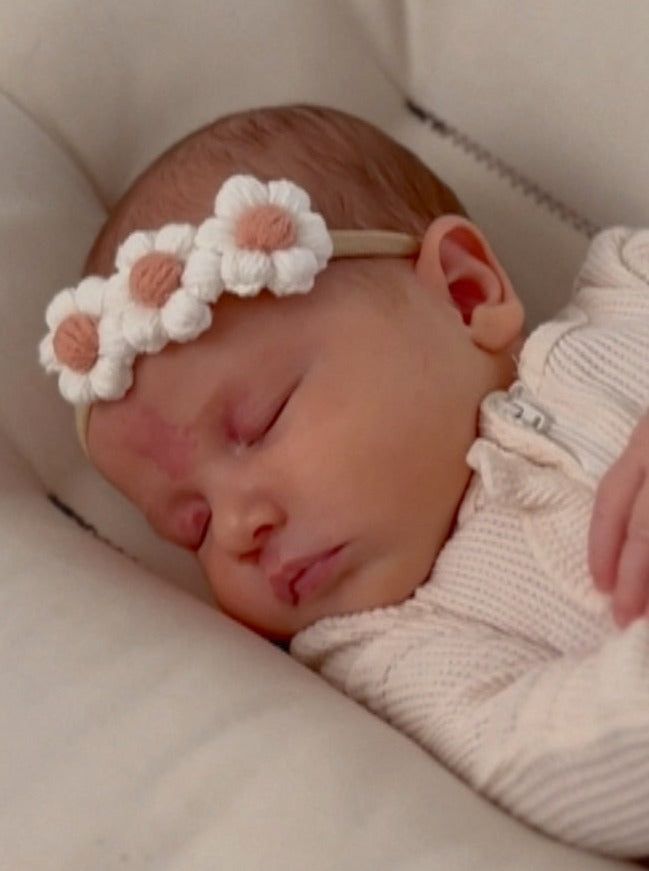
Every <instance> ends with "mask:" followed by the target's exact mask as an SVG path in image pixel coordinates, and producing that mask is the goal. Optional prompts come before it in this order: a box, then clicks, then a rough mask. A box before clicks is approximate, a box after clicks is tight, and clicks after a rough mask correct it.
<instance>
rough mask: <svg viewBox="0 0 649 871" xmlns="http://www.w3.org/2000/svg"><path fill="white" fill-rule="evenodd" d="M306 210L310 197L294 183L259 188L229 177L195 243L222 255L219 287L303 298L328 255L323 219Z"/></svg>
mask: <svg viewBox="0 0 649 871" xmlns="http://www.w3.org/2000/svg"><path fill="white" fill-rule="evenodd" d="M310 208H311V201H310V199H309V195H308V194H307V193H306V191H304V190H302V188H300V187H298V186H297V185H295V184H293V182H290V181H286V180H284V179H282V180H279V181H270V182H268V184H264V183H263V182H261V181H259V180H258V179H256V178H255V177H254V176H251V175H234V176H231V177H230V178H229V179H228V180H227V181H226V182H225V183H224V184H223V186H222V187H221V189H220V190H219V192H218V194H217V195H216V199H215V201H214V213H215V217H213V218H207V220H205V221H204V222H203V223H202V224H201V226H200V227H199V228H198V231H197V233H196V240H195V242H196V245H197V247H198V248H199V249H200V250H207V251H213V252H217V253H218V254H220V255H222V260H221V277H222V278H223V283H224V284H225V287H226V288H227V289H228V290H229V291H232V292H233V293H236V294H238V295H239V296H254V295H255V294H257V293H259V291H260V290H261V289H262V288H265V287H267V288H268V289H269V290H272V291H273V293H275V294H277V295H278V296H281V295H284V294H288V293H305V292H306V291H308V290H310V289H311V288H312V287H313V283H314V280H315V276H316V274H317V273H318V272H319V271H320V270H321V269H324V267H325V266H326V264H327V261H328V260H329V258H330V257H331V255H332V253H333V245H332V242H331V237H330V236H329V233H328V232H327V227H326V224H325V222H324V220H323V218H322V216H321V215H318V214H316V213H315V212H312V211H310Z"/></svg>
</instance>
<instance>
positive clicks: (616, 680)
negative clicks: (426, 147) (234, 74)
mask: <svg viewBox="0 0 649 871" xmlns="http://www.w3.org/2000/svg"><path fill="white" fill-rule="evenodd" d="M46 321H47V326H48V333H47V335H46V336H45V338H44V339H43V341H42V342H41V346H40V357H41V362H42V364H43V365H44V366H45V368H46V369H47V370H48V371H53V372H56V373H58V377H59V387H60V390H61V393H62V394H63V396H64V398H65V399H66V400H68V401H69V402H70V403H72V404H73V405H74V407H75V414H76V421H77V429H78V432H79V437H80V440H81V443H82V445H83V447H84V450H85V451H86V453H87V455H88V457H89V459H90V460H91V462H92V463H93V464H94V465H95V466H96V467H97V469H98V470H99V472H100V473H101V474H102V475H103V476H104V477H105V478H106V479H107V480H108V481H110V482H111V483H112V484H113V485H115V486H116V487H117V488H118V489H119V490H120V491H121V492H122V493H123V494H124V495H125V496H126V497H127V498H128V499H129V500H131V501H132V502H133V503H134V504H135V505H136V506H137V507H138V508H139V509H141V511H142V512H143V514H144V515H145V516H146V518H147V520H148V522H149V523H150V524H151V526H152V527H153V529H154V530H155V531H156V532H157V533H158V534H159V535H160V536H162V537H163V538H165V539H168V540H170V541H172V542H174V543H176V544H177V545H179V546H181V547H184V548H188V549H190V550H192V551H194V552H195V553H196V557H197V559H198V560H199V562H200V564H201V566H202V569H203V570H204V573H205V575H206V577H207V578H208V579H209V581H210V584H211V586H212V588H213V590H214V594H215V598H216V600H217V602H218V605H219V606H220V608H221V609H222V610H223V611H225V612H226V613H227V614H229V615H230V616H231V617H233V618H234V619H235V620H237V621H239V622H240V623H242V624H244V625H245V626H248V627H250V628H251V629H253V630H254V631H256V632H258V633H261V634H263V635H265V636H266V637H267V638H269V639H272V640H273V641H275V642H278V643H285V644H287V645H289V649H290V652H291V654H292V655H293V656H294V657H296V658H297V659H298V660H299V661H301V662H302V663H304V664H306V665H307V666H309V667H310V668H312V669H315V670H316V671H318V672H319V673H321V674H322V675H323V676H324V678H325V679H326V680H328V681H329V682H331V683H332V684H334V685H335V686H336V687H338V688H340V689H341V690H342V691H344V692H345V693H347V694H349V695H350V696H352V697H353V698H354V699H356V700H357V701H358V702H360V703H362V704H363V705H365V706H367V707H368V708H369V709H370V710H372V711H373V712H375V713H376V714H377V715H379V716H380V717H382V718H384V719H385V720H387V721H388V722H390V723H391V724H393V725H394V726H395V727H396V728H398V729H400V730H402V731H403V732H404V733H406V734H407V735H409V736H410V737H411V738H413V739H414V740H415V741H417V742H419V743H420V744H421V745H422V746H423V747H425V748H427V749H428V750H429V751H430V752H431V753H432V754H433V755H434V756H435V757H436V758H437V759H439V760H440V761H441V762H442V763H444V764H445V765H446V766H448V767H449V768H450V769H451V770H452V771H454V772H455V773H456V774H457V775H459V776H460V777H461V778H463V779H464V780H465V781H467V782H468V783H469V784H471V785H472V786H473V787H474V788H475V789H477V790H479V791H480V792H481V793H483V794H484V795H486V796H487V797H489V798H490V799H491V800H493V801H494V802H496V803H498V804H499V805H500V806H502V807H503V808H506V809H507V810H508V811H510V812H511V813H512V814H514V815H516V816H517V817H519V818H520V819H522V820H525V821H526V822H528V823H529V824H531V825H533V826H535V827H537V828H539V829H541V830H543V831H545V832H547V833H549V834H551V835H553V836H555V837H556V838H559V839H562V840H564V841H567V842H569V843H573V844H577V845H580V846H582V847H585V848H589V849H592V850H596V851H599V852H603V853H608V854H611V855H615V856H625V857H632V856H635V857H637V856H642V855H647V854H649V621H648V620H647V619H646V616H647V599H648V596H649V570H648V569H649V566H648V560H647V548H646V539H645V541H644V543H643V540H642V534H641V531H642V529H643V528H644V530H646V529H647V521H648V519H649V504H647V496H646V493H647V492H648V488H647V487H646V486H644V479H645V475H646V473H645V471H644V468H645V466H646V463H647V453H648V450H647V444H648V443H649V439H648V438H647V434H648V431H649V427H648V425H647V418H646V417H645V413H646V411H647V409H648V408H649V351H648V350H647V349H648V348H649V231H647V230H632V229H627V228H625V227H614V228H612V229H610V230H607V231H604V232H602V233H600V234H599V235H598V236H596V237H595V239H594V240H593V241H592V243H591V246H590V248H589V251H588V255H587V257H586V260H585V263H584V264H583V266H582V268H581V269H580V271H579V274H578V276H577V279H576V282H575V286H574V292H573V295H572V298H571V300H570V302H569V303H568V304H567V305H566V307H565V308H564V309H562V311H560V312H559V314H558V315H557V316H556V317H555V318H554V319H553V320H551V321H549V322H547V323H544V324H542V325H541V326H539V327H538V328H537V329H535V330H534V331H533V332H532V333H531V335H529V337H526V336H525V334H524V311H523V307H522V304H521V301H520V300H519V298H518V296H517V294H516V291H515V289H514V288H513V287H512V284H511V282H510V280H509V278H508V276H507V274H506V272H505V271H504V269H503V268H502V266H501V264H500V263H499V261H498V258H497V257H496V255H495V253H494V252H493V250H492V249H491V247H490V245H489V242H488V241H487V239H486V238H485V235H484V234H483V232H482V231H481V230H480V229H479V228H478V227H477V226H476V225H475V224H473V223H472V222H471V221H470V219H469V218H468V216H467V214H466V212H465V211H464V209H463V207H462V205H461V204H460V202H459V200H458V199H457V197H456V196H455V195H454V194H453V192H452V191H451V190H450V189H449V188H448V187H447V186H446V185H445V184H444V183H443V182H441V181H440V180H439V179H438V178H437V177H436V176H435V175H434V174H433V173H432V172H431V171H430V170H429V169H428V168H427V167H426V166H425V165H424V164H423V163H422V162H421V161H420V160H418V159H417V158H416V157H415V156H414V155H413V154H412V153H410V152H409V151H408V150H406V149H405V148H403V147H402V146H400V145H399V144H397V143H396V142H395V141H394V140H392V139H390V138H389V137H387V136H386V135H384V134H383V133H381V132H380V131H379V130H377V129H376V128H375V127H373V126H371V125H369V124H367V123H366V122H364V121H361V120H359V119H357V118H354V117H352V116H350V115H347V114H345V113H342V112H338V111H333V110H328V109H321V108H318V107H308V106H289V107H275V108H269V109H260V110H254V111H248V112H243V113H239V114H236V115H231V116H229V117H226V118H223V119H221V120H219V121H217V122H216V123H214V124H212V125H210V126H208V127H206V128H203V129H201V130H199V131H197V132H196V133H194V134H192V135H190V136H188V137H187V138H185V139H183V140H182V141H181V142H179V143H178V144H176V145H175V146H173V147H172V148H171V149H170V150H169V151H167V152H166V153H165V154H163V155H162V156H161V157H160V158H158V159H157V160H156V161H155V162H154V163H153V164H152V165H151V166H150V167H149V168H148V169H146V170H145V172H144V173H143V174H142V175H141V176H140V177H139V178H138V179H137V180H136V181H135V183H134V184H133V185H132V186H131V188H130V189H129V190H128V191H127V193H126V194H125V195H124V196H123V197H122V199H121V200H120V201H119V202H118V204H117V206H116V207H115V208H114V210H113V211H112V213H111V214H110V216H109V218H108V220H107V222H106V224H105V225H104V227H103V228H102V231H101V233H100V234H99V236H98V238H97V240H96V241H95V244H94V246H93V248H92V250H91V252H90V254H89V257H88V260H87V263H86V268H85V277H84V278H83V279H82V280H81V281H80V283H79V284H78V285H77V286H76V287H74V288H69V289H66V290H63V291H61V292H60V293H59V294H57V296H56V297H55V298H54V299H53V300H52V302H51V303H50V305H49V307H48V309H47V312H46ZM598 494H599V495H598ZM600 496H601V498H600ZM634 499H635V503H634ZM634 504H635V507H634ZM594 509H595V510H594ZM643 523H644V527H643V526H642V524H643ZM627 526H628V527H629V529H630V530H631V531H632V532H633V534H632V535H631V534H630V535H629V537H628V541H627V544H626V546H624V547H623V544H624V541H623V540H624V534H623V533H624V529H626V527H627ZM589 530H590V544H589ZM634 618H639V619H634Z"/></svg>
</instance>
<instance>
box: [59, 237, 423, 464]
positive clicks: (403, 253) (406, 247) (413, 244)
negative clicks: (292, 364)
mask: <svg viewBox="0 0 649 871" xmlns="http://www.w3.org/2000/svg"><path fill="white" fill-rule="evenodd" d="M329 235H330V236H331V241H332V242H333V248H334V250H333V254H332V255H331V259H332V260H335V259H336V258H342V257H410V256H412V255H413V254H416V253H417V252H418V251H419V249H420V248H421V240H420V239H418V238H417V237H416V236H409V235H408V234H407V233H394V232H392V231H391V230H330V231H329ZM91 407H92V406H90V405H77V406H75V409H74V416H75V422H76V426H77V434H78V436H79V441H80V442H81V447H82V448H83V450H84V453H85V454H86V455H87V454H88V445H87V442H86V434H87V432H88V418H89V417H90V409H91Z"/></svg>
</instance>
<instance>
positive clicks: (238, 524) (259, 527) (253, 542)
mask: <svg viewBox="0 0 649 871" xmlns="http://www.w3.org/2000/svg"><path fill="white" fill-rule="evenodd" d="M285 522H286V514H285V512H284V511H283V510H282V508H281V506H279V505H278V504H277V502H276V501H275V500H274V499H272V498H270V497H268V496H257V497H248V498H241V499H237V500H229V502H227V503H224V502H222V503H221V505H216V506H215V507H214V508H213V509H212V534H213V536H214V539H215V541H216V544H217V545H218V546H219V547H220V548H221V549H222V550H224V551H225V552H226V553H228V554H230V556H232V557H233V558H239V559H240V558H242V557H246V556H248V557H249V556H253V555H254V554H255V553H256V552H257V551H259V550H260V549H261V548H262V547H263V546H264V543H265V542H266V539H267V538H268V537H269V536H270V535H272V533H273V531H274V530H275V529H277V528H278V527H281V526H283V525H284V523H285Z"/></svg>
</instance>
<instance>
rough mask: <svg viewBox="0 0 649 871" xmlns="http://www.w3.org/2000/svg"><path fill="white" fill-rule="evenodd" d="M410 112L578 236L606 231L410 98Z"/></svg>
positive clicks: (589, 235) (591, 235)
mask: <svg viewBox="0 0 649 871" xmlns="http://www.w3.org/2000/svg"><path fill="white" fill-rule="evenodd" d="M406 108H407V109H408V111H409V112H411V113H412V114H413V115H414V116H415V117H416V118H418V119H419V120H420V121H421V122H422V123H423V124H427V125H428V126H429V127H430V129H431V130H433V132H435V133H437V134H439V135H440V136H443V137H444V138H446V139H450V140H451V142H452V143H453V144H454V145H456V146H457V147H458V148H461V149H462V151H464V152H465V153H466V154H470V155H471V157H473V158H474V159H475V160H476V161H477V162H478V163H482V164H484V166H485V167H486V168H487V169H489V170H492V171H493V172H495V173H496V174H497V175H499V176H500V177H501V178H504V179H506V180H507V181H508V182H509V183H510V184H511V186H512V187H513V188H519V189H520V191H521V193H522V194H523V196H526V197H531V199H533V200H534V202H535V203H536V204H537V205H539V206H541V207H542V208H545V209H546V210H547V211H548V212H551V213H552V214H553V215H555V216H556V217H557V218H559V220H560V221H563V222H564V223H566V224H569V225H570V226H571V227H572V228H573V229H574V230H576V231H577V232H578V233H582V234H583V235H584V236H587V237H588V238H589V239H592V237H593V236H594V235H595V234H596V233H599V231H600V230H601V229H602V228H601V227H600V226H598V225H597V224H596V223H595V222H594V221H591V220H589V219H588V218H584V216H583V215H580V214H579V212H577V211H575V209H571V208H570V206H567V205H566V204H565V203H563V202H561V200H559V199H557V197H554V196H552V194H549V193H547V191H544V190H543V188H541V187H539V185H537V184H536V182H533V181H532V180H531V179H529V178H527V176H525V175H523V174H522V173H521V172H519V171H518V170H517V169H514V167H512V166H510V165H509V164H507V163H505V161H504V160H501V159H500V158H499V157H496V156H495V155H494V154H492V153H491V152H490V151H489V150H488V149H487V148H485V147H484V146H482V145H480V144H479V143H477V142H476V141H475V140H473V139H471V137H470V136H467V134H466V133H462V132H461V131H460V130H458V129H457V127H453V125H452V124H449V123H448V122H446V121H444V120H443V119H442V118H440V117H439V115H436V114H435V113H434V112H431V111H430V109H424V108H422V107H421V106H420V105H419V104H418V103H415V102H414V100H411V99H410V98H407V99H406Z"/></svg>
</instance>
